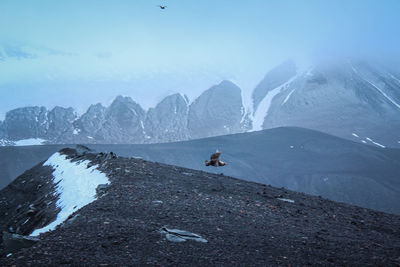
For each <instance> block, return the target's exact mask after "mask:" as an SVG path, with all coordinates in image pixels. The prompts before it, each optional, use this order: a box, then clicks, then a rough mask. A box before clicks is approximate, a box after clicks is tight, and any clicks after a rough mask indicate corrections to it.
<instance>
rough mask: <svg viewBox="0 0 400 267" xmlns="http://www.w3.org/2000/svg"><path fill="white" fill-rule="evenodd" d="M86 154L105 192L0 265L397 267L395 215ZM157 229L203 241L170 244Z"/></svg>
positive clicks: (399, 243)
mask: <svg viewBox="0 0 400 267" xmlns="http://www.w3.org/2000/svg"><path fill="white" fill-rule="evenodd" d="M65 152H66V153H69V154H70V155H71V157H73V156H75V155H74V154H73V151H72V150H65ZM95 156H96V155H94V154H89V155H86V156H84V157H85V158H88V159H91V160H92V161H93V163H96V164H99V169H100V170H101V171H103V172H105V173H106V174H107V176H108V177H109V179H110V180H111V182H112V183H111V185H110V186H109V187H108V188H106V189H105V194H104V195H102V197H100V198H99V199H98V200H97V201H94V202H92V203H91V204H89V205H87V206H85V207H84V208H82V209H81V210H78V211H77V212H76V213H75V214H74V216H72V218H71V219H70V220H68V221H66V222H65V223H64V224H62V225H61V226H60V227H58V228H57V229H56V230H54V231H52V232H48V233H45V234H42V235H41V236H40V239H41V241H40V242H39V243H37V244H36V245H35V246H34V247H31V248H28V249H23V250H21V251H20V252H17V253H15V254H12V255H11V256H9V257H2V258H0V265H2V266H13V265H16V266H59V265H73V266H81V265H86V266H89V265H90V266H108V265H110V266H111V265H112V266H129V265H163V266H164V265H179V266H186V265H195V266H205V265H228V266H233V265H248V266H254V265H262V266H265V265H271V266H276V265H281V266H300V265H301V266H302V265H323V266H325V265H332V266H337V265H339V266H341V265H348V266H350V265H352V266H354V265H357V266H400V216H397V215H392V214H386V213H382V212H376V211H372V210H368V209H364V208H359V207H355V206H350V205H347V204H342V203H335V202H332V201H329V200H325V199H322V198H319V197H314V196H309V195H305V194H302V193H296V192H292V191H288V190H285V189H283V188H282V189H278V188H273V187H270V186H265V185H261V184H257V183H253V182H246V181H242V180H238V179H235V178H231V177H226V176H223V175H216V174H211V173H206V172H202V171H194V170H190V169H185V168H179V167H175V166H170V165H165V164H159V163H152V162H147V161H143V160H140V159H128V158H120V157H118V158H116V159H109V160H106V161H101V160H100V159H99V158H95ZM220 170H221V171H223V168H220ZM20 180H21V177H20V178H18V179H17V180H16V182H18V181H20ZM6 189H7V188H6ZM8 190H9V191H8V193H7V194H10V192H12V190H11V189H8ZM15 190H16V189H15ZM4 196H5V195H4V190H3V191H1V192H0V197H4ZM278 198H286V199H291V200H294V201H295V202H294V203H290V202H285V201H282V200H279V199H278ZM4 203H5V202H4ZM7 203H8V204H6V205H11V204H10V203H9V202H7ZM2 205H3V204H2ZM3 208H4V207H3ZM6 209H7V207H6V208H5V209H3V210H6ZM0 215H1V216H3V215H2V214H0ZM5 220H7V218H6V217H3V219H0V223H2V224H0V225H1V226H2V227H3V226H5V225H7V223H5ZM163 227H165V229H166V228H168V229H180V230H185V231H189V232H192V233H195V234H198V235H200V236H201V237H202V238H204V239H206V240H207V241H208V242H207V243H202V242H196V241H194V240H188V241H186V242H180V243H176V242H171V241H169V240H167V239H166V236H165V233H162V232H161V231H160V230H161V229H162V228H163ZM3 230H4V229H3Z"/></svg>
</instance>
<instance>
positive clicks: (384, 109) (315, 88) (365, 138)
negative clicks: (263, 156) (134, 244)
mask: <svg viewBox="0 0 400 267" xmlns="http://www.w3.org/2000/svg"><path fill="white" fill-rule="evenodd" d="M252 100H253V107H252V111H250V110H246V109H245V106H244V105H243V100H242V95H241V89H240V88H239V87H238V86H236V85H235V84H233V83H232V82H230V81H222V82H221V83H220V84H217V85H215V86H213V87H211V88H210V89H208V90H206V91H205V92H203V93H202V94H201V95H200V96H199V97H198V98H197V99H195V100H194V101H193V102H192V103H190V104H189V100H188V99H187V97H186V96H182V95H181V94H174V95H170V96H168V97H166V98H165V99H163V100H162V101H161V102H160V103H159V104H158V105H157V106H156V107H154V108H150V109H149V110H148V111H145V110H144V109H143V108H142V107H141V106H140V105H139V104H138V103H136V102H135V101H134V100H132V99H131V98H130V97H122V96H119V97H117V98H116V99H115V100H114V102H113V103H112V104H111V105H110V106H109V107H104V106H102V105H101V104H96V105H92V106H90V107H89V109H88V110H87V112H86V113H85V114H83V115H82V116H80V117H77V116H76V114H75V112H74V110H73V109H71V108H68V109H66V108H61V107H56V108H54V109H53V110H51V111H48V110H47V109H46V108H44V107H25V108H19V109H15V110H12V111H9V112H8V113H7V114H6V118H5V120H4V122H2V123H0V144H1V145H10V144H11V145H12V144H14V143H15V142H16V141H20V140H31V139H34V140H36V141H35V143H38V142H39V141H37V140H38V139H40V140H41V141H40V142H42V143H53V144H54V143H60V144H61V143H103V144H104V143H117V144H118V143H119V144H121V143H139V144H140V143H162V142H173V141H183V140H189V139H197V138H204V137H211V136H218V135H226V134H233V133H240V132H246V131H258V130H262V129H269V128H274V127H280V126H298V127H304V128H309V129H314V130H319V131H322V132H326V133H329V134H333V135H336V136H339V137H342V138H346V139H350V140H353V141H357V142H362V143H365V144H370V145H373V146H378V147H387V146H389V147H400V135H399V134H398V132H399V129H400V75H399V74H398V73H397V72H396V71H393V70H390V69H389V68H385V67H382V66H380V65H378V64H374V65H372V64H369V63H367V62H365V61H356V60H337V61H325V62H322V63H319V64H315V65H314V66H313V67H310V68H308V69H305V70H302V71H300V70H299V68H297V67H296V63H295V62H293V61H286V62H284V63H283V64H281V65H279V66H277V67H276V68H274V69H272V70H271V71H270V72H268V73H267V74H266V76H265V77H264V79H263V80H262V81H261V82H260V83H259V84H258V85H257V86H256V88H255V89H254V91H253V94H252ZM40 142H39V143H40ZM22 143H27V141H22ZM28 143H29V142H28ZM32 144H33V143H32Z"/></svg>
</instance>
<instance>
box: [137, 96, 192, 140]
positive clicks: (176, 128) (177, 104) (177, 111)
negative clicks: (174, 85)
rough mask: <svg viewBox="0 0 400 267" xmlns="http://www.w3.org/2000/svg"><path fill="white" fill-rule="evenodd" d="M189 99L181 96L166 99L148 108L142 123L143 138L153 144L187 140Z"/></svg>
mask: <svg viewBox="0 0 400 267" xmlns="http://www.w3.org/2000/svg"><path fill="white" fill-rule="evenodd" d="M188 114H189V99H188V98H187V97H186V96H182V95H181V94H174V95H171V96H168V97H166V98H165V99H164V100H163V101H161V102H160V103H159V104H158V105H157V106H156V107H155V108H150V109H149V111H148V112H147V115H146V120H145V123H144V129H145V138H146V140H151V141H152V142H154V143H160V142H171V141H177V140H188V139H189V129H188Z"/></svg>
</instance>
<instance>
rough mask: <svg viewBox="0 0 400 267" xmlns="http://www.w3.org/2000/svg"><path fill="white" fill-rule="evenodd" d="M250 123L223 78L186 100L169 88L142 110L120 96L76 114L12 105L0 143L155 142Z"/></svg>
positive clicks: (235, 89)
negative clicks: (156, 103)
mask: <svg viewBox="0 0 400 267" xmlns="http://www.w3.org/2000/svg"><path fill="white" fill-rule="evenodd" d="M249 125H250V124H249V120H248V116H246V113H245V108H244V106H243V104H242V97H241V91H240V88H239V87H237V86H236V85H235V84H233V83H231V82H228V81H223V82H221V83H220V84H219V85H216V86H213V87H212V88H210V89H209V90H207V91H205V92H204V93H203V94H202V95H200V96H199V97H198V99H196V100H195V101H194V102H193V103H192V104H191V105H189V100H188V98H187V97H186V96H182V95H181V94H174V95H171V96H168V97H166V98H165V99H164V100H162V101H161V102H160V103H159V104H158V105H157V106H156V107H154V108H150V109H149V110H148V111H147V112H146V111H145V110H144V109H143V108H142V107H141V106H140V105H139V104H138V103H136V102H135V101H133V100H132V99H131V98H130V97H122V96H118V97H117V98H116V99H115V100H114V101H113V103H112V104H111V105H110V106H109V107H104V106H102V105H101V104H96V105H91V106H90V107H89V109H88V110H87V112H86V113H85V114H83V115H82V116H80V117H77V116H76V114H75V113H74V111H73V109H72V108H68V109H65V108H61V107H55V108H54V109H52V110H51V111H48V110H47V109H46V108H45V107H27V108H20V109H15V110H12V111H10V112H8V113H7V114H6V118H5V120H4V122H3V123H2V124H0V138H1V142H2V143H0V144H2V145H10V144H18V142H20V143H24V144H29V142H25V140H32V141H33V142H34V144H37V143H39V142H41V143H48V144H57V143H58V144H62V143H64V144H65V143H115V144H123V143H136V144H142V143H160V142H172V141H182V140H188V139H194V138H201V137H209V136H215V135H224V134H232V133H238V132H244V131H246V130H247V129H249ZM21 140H22V141H21ZM38 140H40V141H38ZM32 144H33V143H32Z"/></svg>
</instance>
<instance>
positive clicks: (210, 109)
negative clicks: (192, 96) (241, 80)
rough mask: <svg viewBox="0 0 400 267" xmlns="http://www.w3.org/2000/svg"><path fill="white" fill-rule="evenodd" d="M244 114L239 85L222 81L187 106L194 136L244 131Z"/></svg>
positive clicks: (190, 133)
mask: <svg viewBox="0 0 400 267" xmlns="http://www.w3.org/2000/svg"><path fill="white" fill-rule="evenodd" d="M245 116H246V113H245V109H244V107H243V103H242V96H241V90H240V88H239V87H237V86H236V85H235V84H233V83H232V82H229V81H223V82H221V83H220V84H218V85H215V86H213V87H211V88H210V89H208V90H207V91H205V92H204V93H202V94H201V95H200V96H199V97H198V98H197V99H196V100H195V101H194V102H193V103H192V104H191V105H190V107H189V118H188V129H189V135H190V137H191V138H194V139H195V138H203V137H209V136H217V135H225V134H232V133H239V132H244V131H245V130H246V129H245V127H244V125H245V123H244V122H245V119H244V118H245Z"/></svg>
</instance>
